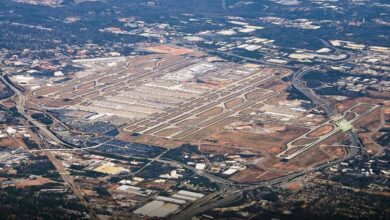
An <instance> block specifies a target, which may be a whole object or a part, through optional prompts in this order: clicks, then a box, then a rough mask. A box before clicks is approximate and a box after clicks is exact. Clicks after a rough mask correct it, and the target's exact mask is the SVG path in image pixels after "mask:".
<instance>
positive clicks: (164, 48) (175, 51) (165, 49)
mask: <svg viewBox="0 0 390 220" xmlns="http://www.w3.org/2000/svg"><path fill="white" fill-rule="evenodd" d="M146 49H147V50H149V51H151V52H155V53H167V54H172V55H184V54H189V53H192V52H194V51H193V50H191V49H186V48H176V47H172V46H169V45H158V46H154V47H148V48H146Z"/></svg>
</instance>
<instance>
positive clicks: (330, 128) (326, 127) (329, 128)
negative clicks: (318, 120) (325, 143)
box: [307, 125, 334, 137]
mask: <svg viewBox="0 0 390 220" xmlns="http://www.w3.org/2000/svg"><path fill="white" fill-rule="evenodd" d="M333 129H334V128H333V125H323V126H321V127H319V128H317V129H316V130H314V131H312V132H310V133H309V134H307V137H321V136H323V135H326V134H328V133H329V132H331V131H333Z"/></svg>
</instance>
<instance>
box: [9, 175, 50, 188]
mask: <svg viewBox="0 0 390 220" xmlns="http://www.w3.org/2000/svg"><path fill="white" fill-rule="evenodd" d="M48 183H54V181H52V180H50V179H47V178H42V177H39V178H36V179H32V180H30V179H26V180H23V181H20V182H17V183H16V184H15V187H16V188H24V187H30V186H41V185H45V184H48Z"/></svg>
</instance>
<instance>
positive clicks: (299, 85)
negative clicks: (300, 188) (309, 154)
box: [160, 61, 363, 220]
mask: <svg viewBox="0 0 390 220" xmlns="http://www.w3.org/2000/svg"><path fill="white" fill-rule="evenodd" d="M336 62H340V61H336ZM327 68H328V66H327V65H324V64H321V65H315V66H312V67H303V68H301V69H299V70H297V71H295V72H294V73H293V76H292V83H293V86H294V87H295V88H296V89H297V90H299V91H300V92H301V93H302V94H303V95H305V96H306V97H307V98H308V99H310V100H311V101H312V102H313V103H314V104H315V105H316V106H318V107H321V108H322V109H324V111H325V113H326V114H327V116H328V118H331V117H332V116H335V115H336V114H337V110H336V109H335V108H334V107H333V106H332V105H331V103H329V102H328V101H326V100H324V99H323V98H322V97H320V96H318V95H317V94H316V93H315V92H314V91H313V90H312V89H310V88H308V87H307V86H306V83H305V82H304V81H303V77H304V76H305V74H307V73H309V72H312V71H318V70H322V69H327ZM348 134H349V136H350V140H351V145H352V146H359V148H356V147H354V148H347V151H348V154H347V156H346V157H344V158H342V159H338V160H334V161H330V162H328V163H325V164H321V165H319V166H316V167H312V168H309V169H305V170H302V171H300V172H296V173H292V174H289V175H287V176H284V177H280V178H276V179H273V180H270V181H263V182H258V183H253V184H235V183H231V182H230V181H229V182H228V183H227V182H225V181H226V180H224V181H221V180H220V179H219V177H216V176H214V175H212V174H207V175H206V173H207V172H202V173H199V172H198V174H199V175H201V176H204V177H206V178H208V179H209V180H210V181H211V182H214V183H217V184H218V185H219V186H220V187H221V189H220V190H219V191H218V192H215V193H212V194H210V195H208V196H206V197H204V198H203V199H201V200H197V201H195V202H194V203H193V204H191V205H190V206H188V207H187V208H186V209H184V210H183V211H182V212H180V213H179V214H177V215H175V216H173V217H172V219H175V220H176V219H178V220H179V219H191V218H192V217H193V216H196V215H198V214H200V213H203V212H205V211H207V210H210V209H213V208H216V207H218V206H225V205H228V204H231V203H233V202H234V201H236V200H237V198H239V197H240V196H242V195H243V192H245V191H250V190H255V189H258V188H260V187H265V186H273V185H279V184H282V183H285V182H288V181H291V180H292V179H295V178H297V177H300V176H303V175H306V174H308V173H312V172H315V171H318V170H321V169H324V168H327V167H329V166H332V165H334V164H338V163H340V162H342V161H345V160H349V159H350V158H353V157H354V156H356V155H357V153H358V152H359V151H360V150H361V148H362V147H363V146H362V144H361V142H360V140H359V138H358V135H357V134H356V133H355V132H354V131H353V130H350V131H348ZM160 162H163V161H160ZM221 179H222V178H221Z"/></svg>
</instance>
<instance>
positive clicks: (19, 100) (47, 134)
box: [0, 75, 98, 219]
mask: <svg viewBox="0 0 390 220" xmlns="http://www.w3.org/2000/svg"><path fill="white" fill-rule="evenodd" d="M0 80H1V81H2V82H3V83H4V84H5V85H7V86H8V87H9V88H10V89H11V90H12V91H13V92H14V93H15V95H14V98H15V103H16V109H17V111H18V112H19V114H21V115H23V117H24V118H25V119H26V120H27V121H28V122H30V123H31V124H32V125H34V126H36V127H39V134H38V136H39V137H40V139H41V142H42V143H41V144H40V145H39V148H40V149H41V150H42V151H43V153H44V154H45V155H46V156H47V158H48V159H49V160H50V162H51V163H52V164H53V166H54V167H55V168H56V170H57V172H58V173H59V174H60V176H61V178H62V180H64V182H65V183H66V184H67V185H68V186H69V187H70V188H71V189H72V191H73V193H74V194H75V196H76V197H77V198H78V199H79V201H80V202H81V204H83V205H84V206H85V207H86V208H87V209H89V211H90V214H91V218H92V219H98V217H97V215H96V213H95V212H94V211H93V209H92V208H91V206H90V204H89V203H88V202H87V200H86V198H85V196H84V193H83V192H82V190H81V189H80V188H79V187H78V186H77V185H76V183H75V182H74V180H73V178H72V176H71V175H69V173H68V172H67V170H66V168H65V167H64V165H63V164H62V163H61V162H60V161H59V160H58V159H57V158H56V157H55V155H54V154H53V153H52V152H51V151H48V150H47V146H48V145H50V143H49V140H51V141H54V142H56V143H59V144H62V145H65V146H68V144H67V143H64V142H63V141H62V140H60V139H59V138H57V137H56V136H55V135H54V134H53V133H52V132H51V131H49V130H48V129H47V128H46V126H42V125H41V124H40V123H39V122H37V121H36V120H35V119H33V118H31V116H30V115H29V114H27V112H26V111H25V109H24V105H25V96H24V95H23V93H22V92H21V91H20V90H19V89H17V88H16V87H15V86H14V85H13V84H12V83H9V82H8V80H6V79H5V78H4V76H3V75H2V76H1V77H0Z"/></svg>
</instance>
